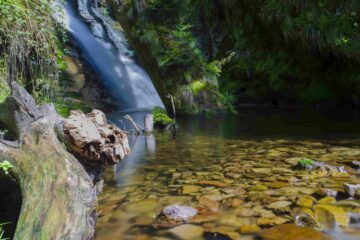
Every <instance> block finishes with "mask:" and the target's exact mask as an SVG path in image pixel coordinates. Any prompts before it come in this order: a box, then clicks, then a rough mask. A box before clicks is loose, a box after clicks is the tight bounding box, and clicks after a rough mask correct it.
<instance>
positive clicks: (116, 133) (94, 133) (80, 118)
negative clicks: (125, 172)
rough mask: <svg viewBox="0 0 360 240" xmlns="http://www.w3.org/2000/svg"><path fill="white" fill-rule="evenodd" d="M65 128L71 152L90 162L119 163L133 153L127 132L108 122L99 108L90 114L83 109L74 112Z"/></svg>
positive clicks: (64, 123)
mask: <svg viewBox="0 0 360 240" xmlns="http://www.w3.org/2000/svg"><path fill="white" fill-rule="evenodd" d="M62 128H63V132H64V137H65V141H66V145H67V146H68V148H69V149H70V151H71V152H72V153H74V155H75V156H77V157H78V158H79V159H81V160H82V161H84V162H86V163H87V164H90V165H112V164H116V163H117V162H119V161H120V160H122V159H123V158H124V157H125V156H126V155H128V154H129V153H130V148H129V143H128V139H127V135H126V134H125V133H124V132H123V131H121V130H120V129H119V128H117V127H116V126H114V125H111V124H108V122H107V119H106V117H105V114H104V113H103V112H101V111H99V110H93V111H92V112H91V113H88V114H86V115H85V114H84V113H83V112H82V111H80V110H75V111H71V113H70V116H69V117H68V118H67V119H64V120H63V126H62Z"/></svg>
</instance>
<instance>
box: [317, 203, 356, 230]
mask: <svg viewBox="0 0 360 240" xmlns="http://www.w3.org/2000/svg"><path fill="white" fill-rule="evenodd" d="M314 212H315V217H316V219H317V221H318V222H319V223H320V224H321V226H322V227H323V228H324V229H334V228H336V227H337V226H340V227H342V228H347V227H348V225H349V222H350V219H349V216H348V214H347V212H346V211H345V210H344V209H343V208H342V207H338V206H333V205H316V206H315V207H314Z"/></svg>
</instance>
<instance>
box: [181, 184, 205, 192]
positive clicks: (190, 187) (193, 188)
mask: <svg viewBox="0 0 360 240" xmlns="http://www.w3.org/2000/svg"><path fill="white" fill-rule="evenodd" d="M200 189H201V187H199V186H196V185H184V186H183V189H182V193H183V194H193V193H197V192H199V191H200Z"/></svg>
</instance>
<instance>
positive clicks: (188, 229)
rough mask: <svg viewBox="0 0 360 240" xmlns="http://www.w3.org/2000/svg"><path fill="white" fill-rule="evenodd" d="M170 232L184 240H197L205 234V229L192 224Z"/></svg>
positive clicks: (175, 228) (178, 227)
mask: <svg viewBox="0 0 360 240" xmlns="http://www.w3.org/2000/svg"><path fill="white" fill-rule="evenodd" d="M169 231H170V232H171V233H172V234H173V235H175V236H176V237H178V238H180V239H184V240H189V239H197V238H199V237H201V236H202V235H203V233H204V229H203V228H202V227H199V226H196V225H192V224H184V225H181V226H177V227H174V228H172V229H170V230H169Z"/></svg>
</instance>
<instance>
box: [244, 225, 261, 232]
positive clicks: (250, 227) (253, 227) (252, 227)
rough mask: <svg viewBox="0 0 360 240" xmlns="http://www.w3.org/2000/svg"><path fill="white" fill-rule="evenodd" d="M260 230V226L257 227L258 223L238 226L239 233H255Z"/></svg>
mask: <svg viewBox="0 0 360 240" xmlns="http://www.w3.org/2000/svg"><path fill="white" fill-rule="evenodd" d="M259 231H261V228H259V226H258V225H255V224H253V225H244V226H241V227H240V228H239V232H240V233H241V234H249V233H256V232H259Z"/></svg>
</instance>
